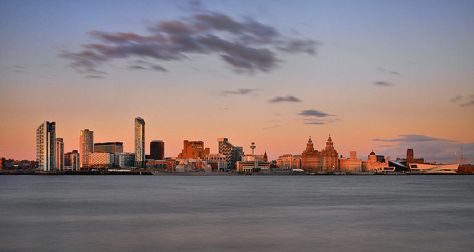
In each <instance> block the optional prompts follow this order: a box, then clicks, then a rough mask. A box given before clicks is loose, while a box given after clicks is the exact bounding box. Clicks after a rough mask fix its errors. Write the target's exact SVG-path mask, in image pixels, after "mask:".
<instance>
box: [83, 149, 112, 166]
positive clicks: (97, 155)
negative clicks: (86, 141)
mask: <svg viewBox="0 0 474 252" xmlns="http://www.w3.org/2000/svg"><path fill="white" fill-rule="evenodd" d="M114 156H115V155H114V154H112V153H106V152H93V153H90V154H89V167H91V168H111V167H112V166H113V165H114V159H115V157H114Z"/></svg>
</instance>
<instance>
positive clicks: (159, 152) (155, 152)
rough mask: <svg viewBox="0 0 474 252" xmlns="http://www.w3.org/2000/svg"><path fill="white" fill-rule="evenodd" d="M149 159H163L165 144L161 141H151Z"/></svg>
mask: <svg viewBox="0 0 474 252" xmlns="http://www.w3.org/2000/svg"><path fill="white" fill-rule="evenodd" d="M150 159H153V160H164V159H165V142H163V141H161V140H153V141H151V142H150Z"/></svg>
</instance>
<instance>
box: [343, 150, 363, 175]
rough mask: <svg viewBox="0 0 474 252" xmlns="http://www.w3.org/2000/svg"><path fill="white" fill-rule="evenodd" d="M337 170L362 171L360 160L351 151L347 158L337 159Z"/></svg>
mask: <svg viewBox="0 0 474 252" xmlns="http://www.w3.org/2000/svg"><path fill="white" fill-rule="evenodd" d="M339 171H341V172H347V173H359V172H362V160H360V159H358V158H357V153H356V152H355V151H351V152H350V155H349V158H340V159H339Z"/></svg>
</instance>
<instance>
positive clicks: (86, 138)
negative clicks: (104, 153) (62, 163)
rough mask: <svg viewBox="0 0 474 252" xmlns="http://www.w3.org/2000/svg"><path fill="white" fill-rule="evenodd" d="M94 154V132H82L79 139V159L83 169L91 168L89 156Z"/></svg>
mask: <svg viewBox="0 0 474 252" xmlns="http://www.w3.org/2000/svg"><path fill="white" fill-rule="evenodd" d="M92 152H94V131H92V130H89V129H84V130H81V135H80V137H79V157H80V162H79V163H80V166H81V169H83V168H86V167H88V166H89V155H90V154H91V153H92Z"/></svg>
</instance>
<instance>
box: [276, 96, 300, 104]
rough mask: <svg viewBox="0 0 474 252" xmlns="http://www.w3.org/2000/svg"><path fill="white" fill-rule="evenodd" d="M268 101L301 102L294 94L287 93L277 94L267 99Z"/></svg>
mask: <svg viewBox="0 0 474 252" xmlns="http://www.w3.org/2000/svg"><path fill="white" fill-rule="evenodd" d="M269 102H270V103H281V102H301V99H299V98H298V97H296V96H293V95H287V96H277V97H275V98H273V99H271V100H270V101H269Z"/></svg>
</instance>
